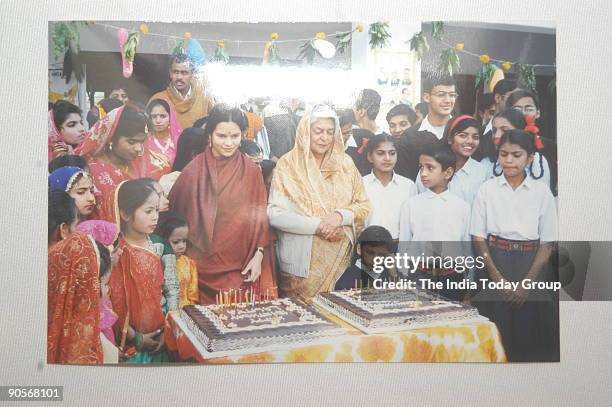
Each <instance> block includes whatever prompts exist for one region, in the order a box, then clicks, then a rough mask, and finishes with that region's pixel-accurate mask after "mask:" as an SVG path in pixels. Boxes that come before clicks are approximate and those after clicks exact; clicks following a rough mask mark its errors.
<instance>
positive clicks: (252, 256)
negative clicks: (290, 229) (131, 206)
mask: <svg viewBox="0 0 612 407" xmlns="http://www.w3.org/2000/svg"><path fill="white" fill-rule="evenodd" d="M246 129H247V119H246V117H245V116H244V114H243V113H242V112H241V111H240V110H239V109H236V108H234V109H232V108H229V107H227V106H223V105H217V106H215V107H214V108H213V110H212V111H211V113H210V115H209V116H208V121H207V124H206V130H205V131H206V133H207V134H206V135H207V136H208V138H209V140H210V142H209V148H207V149H206V151H204V153H202V154H200V155H199V156H197V157H196V158H194V159H193V161H191V162H190V163H189V164H188V165H187V166H186V167H185V169H184V170H183V172H182V173H181V175H180V177H179V178H178V179H177V181H176V183H175V184H174V186H173V188H172V190H171V191H170V196H169V199H170V209H171V210H172V211H175V212H178V213H180V214H182V215H183V216H184V217H185V218H186V219H187V221H188V222H189V241H190V243H191V245H190V248H189V251H188V255H189V257H191V258H193V259H194V260H195V261H196V263H197V266H198V286H199V289H200V303H201V304H211V303H214V302H215V296H216V295H217V294H218V293H219V292H224V291H228V290H230V289H242V291H245V290H248V289H250V288H253V290H254V292H255V293H259V294H266V293H267V294H269V295H270V296H276V282H275V280H276V279H275V276H274V270H273V256H272V245H271V241H272V239H271V232H270V229H269V223H268V216H267V214H266V205H267V194H266V187H265V185H264V182H263V177H262V175H261V170H260V168H259V167H258V166H257V164H255V163H253V161H252V160H251V159H249V158H248V157H246V156H244V155H243V154H242V153H240V151H238V147H239V145H240V140H241V139H242V137H243V134H244V132H245V131H246Z"/></svg>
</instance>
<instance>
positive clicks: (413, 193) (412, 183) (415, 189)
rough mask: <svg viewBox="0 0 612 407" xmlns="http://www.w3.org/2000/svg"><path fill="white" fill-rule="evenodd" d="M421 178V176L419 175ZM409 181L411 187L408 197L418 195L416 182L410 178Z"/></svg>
mask: <svg viewBox="0 0 612 407" xmlns="http://www.w3.org/2000/svg"><path fill="white" fill-rule="evenodd" d="M419 179H420V177H419ZM408 181H409V182H410V188H409V191H408V198H411V197H413V196H416V195H417V193H418V192H417V187H416V184H415V183H414V182H413V181H412V180H411V179H409V180H408Z"/></svg>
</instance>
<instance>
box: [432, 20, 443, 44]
mask: <svg viewBox="0 0 612 407" xmlns="http://www.w3.org/2000/svg"><path fill="white" fill-rule="evenodd" d="M431 37H432V38H433V39H434V40H438V41H442V37H444V23H443V22H442V21H432V22H431Z"/></svg>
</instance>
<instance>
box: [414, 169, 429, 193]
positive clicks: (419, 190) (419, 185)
mask: <svg viewBox="0 0 612 407" xmlns="http://www.w3.org/2000/svg"><path fill="white" fill-rule="evenodd" d="M415 183H416V189H417V194H422V193H423V192H425V191H427V188H425V185H423V182H422V181H421V171H420V170H419V173H418V174H417V176H416V181H415Z"/></svg>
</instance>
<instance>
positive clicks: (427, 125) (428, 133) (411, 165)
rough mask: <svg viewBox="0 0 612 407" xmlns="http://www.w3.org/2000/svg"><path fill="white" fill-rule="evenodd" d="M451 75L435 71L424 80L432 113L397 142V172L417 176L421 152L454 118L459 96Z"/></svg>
mask: <svg viewBox="0 0 612 407" xmlns="http://www.w3.org/2000/svg"><path fill="white" fill-rule="evenodd" d="M458 96H459V95H458V94H457V91H456V89H455V80H454V79H453V77H452V76H449V75H444V74H439V73H432V74H428V75H427V76H426V78H425V80H424V81H423V101H424V102H425V103H427V105H428V109H429V113H427V116H425V118H423V121H422V122H421V123H420V124H419V125H418V126H412V127H411V128H410V129H409V130H407V131H406V136H405V137H403V138H402V139H401V140H400V142H399V145H398V158H397V167H396V172H397V173H398V174H400V175H402V176H404V177H407V178H410V179H411V180H413V181H414V180H415V179H416V176H417V173H418V172H419V155H420V154H421V151H423V149H425V148H428V147H430V146H432V145H434V144H437V143H438V142H439V140H440V139H442V136H443V135H444V127H445V126H446V123H447V122H448V121H449V120H450V118H451V113H452V112H453V109H454V108H455V101H456V100H457V97H458Z"/></svg>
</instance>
